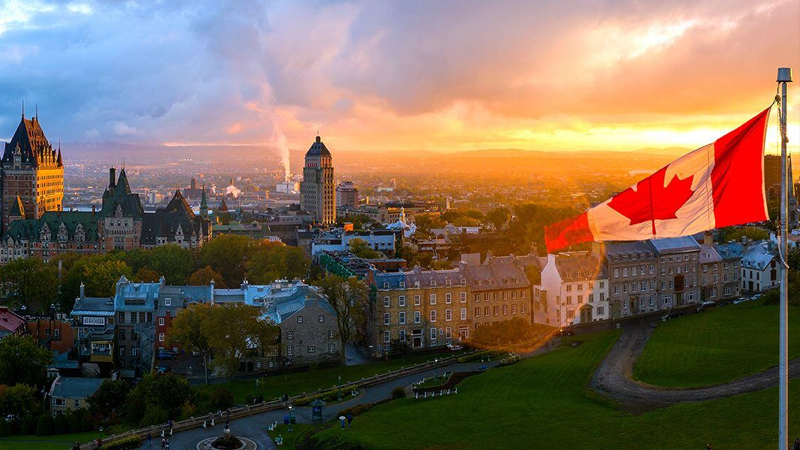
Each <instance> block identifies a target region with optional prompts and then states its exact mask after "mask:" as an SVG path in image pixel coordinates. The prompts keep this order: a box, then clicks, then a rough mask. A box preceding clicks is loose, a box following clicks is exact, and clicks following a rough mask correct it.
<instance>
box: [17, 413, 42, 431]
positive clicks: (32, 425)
mask: <svg viewBox="0 0 800 450" xmlns="http://www.w3.org/2000/svg"><path fill="white" fill-rule="evenodd" d="M38 422H39V418H38V417H37V416H34V415H27V416H25V417H24V418H23V419H22V423H21V424H20V428H19V434H34V433H36V424H37V423H38Z"/></svg>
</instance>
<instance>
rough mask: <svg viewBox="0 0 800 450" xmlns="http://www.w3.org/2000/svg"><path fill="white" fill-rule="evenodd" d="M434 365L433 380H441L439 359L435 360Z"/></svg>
mask: <svg viewBox="0 0 800 450" xmlns="http://www.w3.org/2000/svg"><path fill="white" fill-rule="evenodd" d="M433 363H434V373H433V378H435V379H439V358H436V359H434V360H433Z"/></svg>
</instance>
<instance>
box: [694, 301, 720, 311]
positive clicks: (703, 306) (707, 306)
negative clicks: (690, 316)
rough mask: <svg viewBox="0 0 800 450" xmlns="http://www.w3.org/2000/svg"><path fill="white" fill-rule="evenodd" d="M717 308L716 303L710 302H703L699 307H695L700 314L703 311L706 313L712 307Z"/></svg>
mask: <svg viewBox="0 0 800 450" xmlns="http://www.w3.org/2000/svg"><path fill="white" fill-rule="evenodd" d="M715 306H717V304H716V303H714V302H712V301H706V302H703V303H702V304H701V305H700V306H698V307H697V312H699V313H701V312H703V311H707V310H709V309H711V308H713V307H715Z"/></svg>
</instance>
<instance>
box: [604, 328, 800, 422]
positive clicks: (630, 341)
mask: <svg viewBox="0 0 800 450" xmlns="http://www.w3.org/2000/svg"><path fill="white" fill-rule="evenodd" d="M655 326H656V325H655V324H653V323H642V324H638V325H635V326H631V327H627V328H623V330H622V334H621V335H620V338H619V340H618V341H617V342H616V344H614V347H613V348H612V349H611V351H610V352H609V353H608V355H606V357H605V358H604V359H603V362H602V363H601V364H600V366H599V367H598V368H597V370H596V371H595V373H594V376H593V377H592V381H591V386H592V388H593V389H594V390H595V391H597V392H599V393H601V394H603V395H605V396H607V397H610V398H612V399H614V400H617V401H619V402H620V403H622V404H623V405H625V406H626V408H627V409H628V410H630V411H631V412H634V413H643V412H646V411H649V410H651V409H653V408H658V407H663V406H667V405H671V404H675V403H683V402H699V401H706V400H713V399H717V398H722V397H730V396H733V395H738V394H744V393H747V392H754V391H760V390H762V389H766V388H769V387H772V386H775V385H777V383H778V369H777V367H773V368H771V369H768V370H765V371H763V372H759V373H756V374H753V375H748V376H746V377H743V378H739V379H737V380H733V381H731V382H730V383H725V384H721V385H717V386H710V387H702V388H689V389H670V388H663V387H658V386H653V385H649V384H645V383H641V382H638V381H635V380H633V379H631V374H632V372H633V365H634V363H635V362H636V360H637V359H638V358H639V355H641V354H642V351H643V350H644V347H645V345H646V344H647V341H648V339H650V336H651V335H652V334H653V330H654V329H655ZM789 376H790V377H791V378H798V377H800V358H798V359H794V360H792V361H791V362H790V363H789Z"/></svg>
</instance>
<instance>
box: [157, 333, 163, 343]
mask: <svg viewBox="0 0 800 450" xmlns="http://www.w3.org/2000/svg"><path fill="white" fill-rule="evenodd" d="M158 342H164V333H158Z"/></svg>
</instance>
